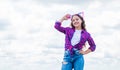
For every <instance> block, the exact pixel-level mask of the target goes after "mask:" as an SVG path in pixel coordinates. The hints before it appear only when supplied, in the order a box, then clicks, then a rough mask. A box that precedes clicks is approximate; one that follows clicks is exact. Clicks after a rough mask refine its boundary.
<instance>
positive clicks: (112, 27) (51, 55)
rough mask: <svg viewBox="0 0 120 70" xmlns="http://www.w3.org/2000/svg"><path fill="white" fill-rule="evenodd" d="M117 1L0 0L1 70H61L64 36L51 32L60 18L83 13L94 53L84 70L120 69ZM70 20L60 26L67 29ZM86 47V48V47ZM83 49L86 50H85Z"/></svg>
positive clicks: (119, 13) (86, 56)
mask: <svg viewBox="0 0 120 70" xmlns="http://www.w3.org/2000/svg"><path fill="white" fill-rule="evenodd" d="M119 3H120V1H119V0H91V1H90V0H75V2H74V1H73V0H66V1H65V0H60V1H57V0H0V70H60V68H61V62H62V58H63V53H64V34H62V33H60V32H58V31H57V30H55V29H54V23H55V21H56V20H59V19H60V18H61V17H62V16H63V15H65V14H67V13H69V14H75V13H79V12H80V11H84V13H85V15H84V19H85V22H86V25H87V30H88V32H90V33H91V35H92V37H93V38H94V40H95V43H96V45H97V49H96V51H95V52H92V53H90V54H87V55H85V56H84V58H85V70H119V69H120V66H119V65H120V53H119V49H120V44H119V43H120V18H119V16H120V4H119ZM69 25H70V20H68V21H65V22H63V26H64V27H66V26H69ZM87 47H89V45H87ZM87 47H86V48H87Z"/></svg>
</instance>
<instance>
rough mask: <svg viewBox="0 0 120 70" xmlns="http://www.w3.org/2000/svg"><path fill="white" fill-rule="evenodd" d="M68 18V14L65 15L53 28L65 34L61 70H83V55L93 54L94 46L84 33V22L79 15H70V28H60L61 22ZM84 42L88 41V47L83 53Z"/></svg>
mask: <svg viewBox="0 0 120 70" xmlns="http://www.w3.org/2000/svg"><path fill="white" fill-rule="evenodd" d="M70 16H71V15H70V14H66V15H65V16H63V17H62V18H61V19H60V20H59V21H56V22H55V26H54V27H55V28H56V29H57V30H58V31H60V32H62V33H64V34H65V53H64V58H63V62H62V68H61V70H72V69H74V70H83V68H84V58H83V55H85V54H88V53H90V52H93V51H94V50H95V48H96V45H95V43H94V41H93V39H92V37H91V36H90V34H89V33H88V32H87V31H86V28H85V21H84V19H83V17H82V16H81V15H79V14H74V15H72V17H71V28H70V27H62V26H61V24H62V22H63V21H64V20H68V19H69V18H70ZM86 41H88V43H89V45H90V47H89V48H88V49H87V50H85V51H83V50H82V48H83V46H84V45H85V42H86Z"/></svg>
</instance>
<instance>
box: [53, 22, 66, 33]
mask: <svg viewBox="0 0 120 70" xmlns="http://www.w3.org/2000/svg"><path fill="white" fill-rule="evenodd" d="M54 27H55V28H56V29H57V30H58V31H60V32H62V33H64V34H65V31H66V28H64V27H62V26H61V22H58V21H56V22H55V25H54Z"/></svg>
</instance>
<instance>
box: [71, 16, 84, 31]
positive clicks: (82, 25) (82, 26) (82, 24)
mask: <svg viewBox="0 0 120 70" xmlns="http://www.w3.org/2000/svg"><path fill="white" fill-rule="evenodd" d="M73 16H78V17H79V18H80V19H81V20H82V23H81V28H82V29H83V30H85V31H86V28H85V27H86V25H85V21H84V19H83V17H82V16H81V15H79V14H74V15H72V17H71V26H72V28H75V27H74V26H73V23H72V19H73Z"/></svg>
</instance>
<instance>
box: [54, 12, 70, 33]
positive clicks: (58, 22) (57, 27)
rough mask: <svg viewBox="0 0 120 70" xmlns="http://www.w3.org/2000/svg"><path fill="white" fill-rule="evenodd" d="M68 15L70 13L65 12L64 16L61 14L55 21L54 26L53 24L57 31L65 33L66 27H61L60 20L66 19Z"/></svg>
mask: <svg viewBox="0 0 120 70" xmlns="http://www.w3.org/2000/svg"><path fill="white" fill-rule="evenodd" d="M68 16H70V15H69V14H66V15H65V16H63V17H62V18H61V19H60V20H59V21H57V22H55V26H54V27H55V28H56V29H57V30H58V31H60V32H62V33H64V34H65V30H66V28H64V27H62V26H61V24H62V22H63V21H64V20H68V19H69V18H68Z"/></svg>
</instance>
